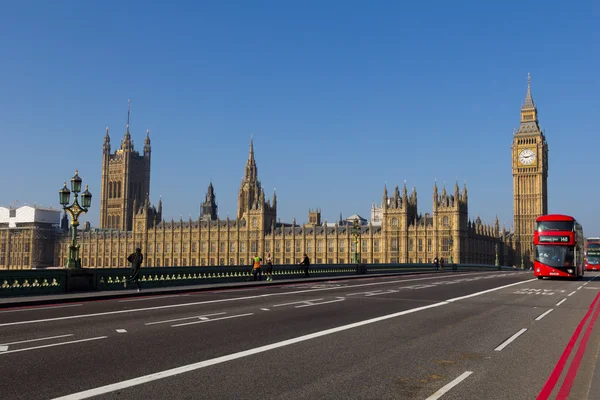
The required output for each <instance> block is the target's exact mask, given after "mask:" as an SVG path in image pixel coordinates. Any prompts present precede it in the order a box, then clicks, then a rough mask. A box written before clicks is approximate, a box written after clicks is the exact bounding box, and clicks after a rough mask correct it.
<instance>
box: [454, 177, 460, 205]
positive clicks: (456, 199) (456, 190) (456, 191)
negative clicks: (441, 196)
mask: <svg viewBox="0 0 600 400" xmlns="http://www.w3.org/2000/svg"><path fill="white" fill-rule="evenodd" d="M459 195H460V189H459V188H458V179H457V180H456V183H455V184H454V201H455V202H458V196H459Z"/></svg>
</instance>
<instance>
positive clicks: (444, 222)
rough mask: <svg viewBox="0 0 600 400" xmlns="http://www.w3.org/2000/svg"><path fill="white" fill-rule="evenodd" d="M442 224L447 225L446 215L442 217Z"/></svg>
mask: <svg viewBox="0 0 600 400" xmlns="http://www.w3.org/2000/svg"><path fill="white" fill-rule="evenodd" d="M442 226H448V217H447V216H445V217H444V218H442Z"/></svg>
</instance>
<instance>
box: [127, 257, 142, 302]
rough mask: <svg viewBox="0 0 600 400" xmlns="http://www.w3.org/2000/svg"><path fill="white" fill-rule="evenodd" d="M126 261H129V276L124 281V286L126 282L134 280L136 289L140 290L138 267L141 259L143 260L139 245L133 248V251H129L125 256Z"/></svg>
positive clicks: (140, 264) (140, 265)
mask: <svg viewBox="0 0 600 400" xmlns="http://www.w3.org/2000/svg"><path fill="white" fill-rule="evenodd" d="M127 261H129V262H130V263H131V276H130V277H129V278H127V280H126V281H125V287H127V282H135V284H136V285H137V291H138V292H140V291H141V290H142V288H141V287H140V268H141V267H142V261H144V256H143V255H142V249H140V248H139V247H138V248H137V249H135V253H131V254H130V255H129V257H127Z"/></svg>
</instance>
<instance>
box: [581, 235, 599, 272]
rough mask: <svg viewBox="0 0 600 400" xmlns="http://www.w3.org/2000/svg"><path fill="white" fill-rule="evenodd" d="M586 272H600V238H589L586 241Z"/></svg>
mask: <svg viewBox="0 0 600 400" xmlns="http://www.w3.org/2000/svg"><path fill="white" fill-rule="evenodd" d="M584 264H585V269H586V271H598V270H600V237H589V238H587V239H586V241H585V259H584Z"/></svg>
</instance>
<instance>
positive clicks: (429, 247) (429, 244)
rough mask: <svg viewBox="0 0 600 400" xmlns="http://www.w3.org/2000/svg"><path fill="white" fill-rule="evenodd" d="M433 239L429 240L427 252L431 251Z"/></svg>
mask: <svg viewBox="0 0 600 400" xmlns="http://www.w3.org/2000/svg"><path fill="white" fill-rule="evenodd" d="M431 247H432V246H431V239H427V251H431Z"/></svg>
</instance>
